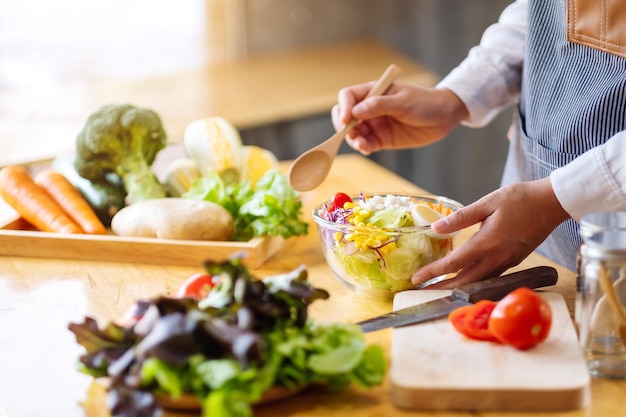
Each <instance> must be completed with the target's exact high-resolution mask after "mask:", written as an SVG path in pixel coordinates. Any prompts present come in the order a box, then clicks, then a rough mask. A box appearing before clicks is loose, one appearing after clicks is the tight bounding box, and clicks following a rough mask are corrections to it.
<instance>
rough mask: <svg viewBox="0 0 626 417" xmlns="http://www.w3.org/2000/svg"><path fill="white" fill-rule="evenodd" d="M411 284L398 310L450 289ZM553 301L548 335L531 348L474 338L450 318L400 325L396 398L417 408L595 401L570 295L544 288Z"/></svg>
mask: <svg viewBox="0 0 626 417" xmlns="http://www.w3.org/2000/svg"><path fill="white" fill-rule="evenodd" d="M449 293H450V292H449V291H444V290H437V291H435V290H431V291H426V290H421V291H405V292H402V293H399V294H397V295H396V296H395V298H394V310H395V309H400V308H404V307H409V306H412V305H415V304H418V303H422V302H425V301H429V300H431V299H434V298H438V297H444V296H446V295H449ZM541 294H542V296H543V297H544V298H545V299H546V300H547V301H548V302H549V304H550V306H551V308H552V314H553V321H552V329H551V331H550V335H549V336H548V339H547V340H546V341H544V342H543V343H541V344H540V345H538V346H535V347H534V348H532V349H530V350H527V351H519V350H516V349H514V348H512V347H508V346H504V345H500V344H496V343H490V342H480V341H474V340H470V339H468V338H466V337H464V336H462V335H461V334H460V333H458V332H457V331H456V330H454V328H453V327H452V325H451V324H450V323H449V322H448V321H447V319H442V320H436V321H433V322H429V323H422V324H419V325H414V326H408V327H402V328H396V329H394V330H393V335H392V348H391V367H390V380H391V398H392V400H393V402H394V404H396V405H397V406H399V407H401V408H407V409H415V410H485V411H486V410H491V411H564V410H573V409H579V408H582V407H584V406H585V405H586V404H588V398H589V384H590V376H589V372H588V370H587V365H586V362H585V360H584V357H583V355H582V351H581V349H580V348H579V346H578V340H577V334H576V331H575V329H574V325H573V323H572V320H571V318H570V315H569V312H568V309H567V306H566V304H565V301H564V300H563V297H562V296H561V295H560V294H557V293H554V292H541Z"/></svg>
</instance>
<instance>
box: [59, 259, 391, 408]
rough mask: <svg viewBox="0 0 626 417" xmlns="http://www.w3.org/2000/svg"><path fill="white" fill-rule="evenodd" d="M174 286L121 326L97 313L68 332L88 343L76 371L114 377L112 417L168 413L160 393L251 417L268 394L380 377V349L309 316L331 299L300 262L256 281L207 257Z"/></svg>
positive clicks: (352, 330)
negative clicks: (172, 292)
mask: <svg viewBox="0 0 626 417" xmlns="http://www.w3.org/2000/svg"><path fill="white" fill-rule="evenodd" d="M205 267H206V268H205V269H206V272H205V273H204V274H197V275H196V276H193V277H190V278H189V280H188V281H186V282H185V283H183V285H182V286H181V289H180V290H179V292H178V295H179V296H182V297H184V298H166V297H158V298H155V299H151V300H146V301H141V302H139V303H138V304H137V308H136V309H135V310H134V311H133V312H132V315H131V317H130V318H128V317H127V318H126V319H125V320H124V322H123V323H121V324H116V323H109V324H107V325H106V326H104V327H99V326H98V325H97V323H96V321H95V320H94V319H93V318H90V317H86V318H85V320H84V322H82V323H72V324H70V325H69V328H70V330H71V331H72V332H73V333H74V334H75V336H76V340H77V342H78V343H79V344H80V345H82V346H83V347H84V348H85V353H84V354H83V355H81V357H80V369H81V370H82V371H83V372H85V373H87V374H89V375H92V376H94V377H108V378H110V380H111V384H110V386H109V389H108V405H109V407H110V411H111V414H112V416H113V417H117V416H120V417H121V416H130V415H132V416H146V417H157V416H160V415H162V414H161V413H162V411H163V410H162V406H161V405H160V403H159V398H161V397H162V396H168V397H169V398H172V399H174V400H176V399H180V398H181V397H182V396H183V395H193V396H194V397H195V399H197V402H198V405H199V408H201V409H202V416H206V417H214V416H223V417H249V416H251V415H252V411H253V410H252V405H253V404H255V403H257V402H259V401H261V400H262V399H263V395H264V393H265V392H267V391H268V390H270V389H272V388H279V389H282V390H285V391H287V392H290V393H297V392H299V391H301V390H303V389H305V388H307V387H309V386H311V385H322V386H325V387H326V388H327V389H329V390H331V391H334V390H341V389H344V388H347V387H348V386H349V385H355V386H357V387H361V388H369V387H372V386H375V385H379V384H381V383H382V380H383V377H384V375H385V372H386V359H385V355H384V351H383V349H382V347H380V346H379V345H375V344H367V343H366V341H365V338H364V336H363V333H362V332H361V329H360V328H359V327H358V326H357V325H355V324H351V323H341V322H321V321H313V320H312V319H311V318H310V317H309V316H308V306H309V305H310V304H311V303H313V302H315V301H317V300H324V299H327V298H328V297H329V294H328V292H326V291H325V290H323V289H320V288H315V287H314V286H313V285H311V284H310V283H309V282H308V280H307V272H306V269H304V268H303V267H300V268H298V269H296V270H294V271H291V272H288V273H286V274H282V275H276V276H272V277H267V278H265V279H264V280H258V279H255V278H254V277H252V276H251V274H250V273H249V271H248V270H247V269H246V268H245V267H244V266H243V265H242V264H241V262H240V260H238V259H233V260H231V261H227V262H224V263H214V262H207V263H206V265H205Z"/></svg>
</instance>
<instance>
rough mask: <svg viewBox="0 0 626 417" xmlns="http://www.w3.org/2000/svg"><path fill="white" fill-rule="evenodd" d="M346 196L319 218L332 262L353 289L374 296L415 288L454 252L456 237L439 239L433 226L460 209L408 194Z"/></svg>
mask: <svg viewBox="0 0 626 417" xmlns="http://www.w3.org/2000/svg"><path fill="white" fill-rule="evenodd" d="M338 196H339V197H338ZM344 196H345V194H343V193H338V194H337V195H335V196H334V197H333V198H332V199H330V200H329V201H327V202H325V203H324V204H322V205H321V206H320V207H318V208H317V209H316V210H315V211H314V215H313V217H314V219H315V220H316V222H317V224H318V228H319V231H320V236H321V239H322V246H323V250H324V253H325V256H326V259H327V261H328V262H329V264H330V266H331V268H332V269H333V271H334V272H335V274H336V275H338V277H339V278H340V280H341V281H343V282H344V284H346V285H348V287H354V288H353V289H357V290H360V291H363V290H366V292H370V293H372V294H375V293H377V292H382V293H396V292H399V291H403V290H407V289H410V288H412V287H413V284H412V283H411V276H412V275H413V273H414V272H416V271H417V270H418V269H420V268H421V267H423V266H424V265H426V264H428V263H430V262H432V261H434V260H437V259H440V258H442V257H443V256H445V255H446V254H448V252H450V250H452V246H453V239H452V238H453V237H454V235H438V234H436V233H434V232H433V231H432V230H431V229H430V224H431V223H432V222H434V221H436V220H438V219H440V218H442V217H444V216H446V215H448V214H450V213H451V212H452V211H453V210H455V209H458V208H460V204H458V203H456V202H454V201H452V200H447V199H444V198H427V197H413V196H408V195H392V194H387V195H369V196H366V195H364V194H361V195H359V196H358V197H355V198H350V197H348V199H346V197H347V196H345V197H344ZM337 201H339V202H340V204H337Z"/></svg>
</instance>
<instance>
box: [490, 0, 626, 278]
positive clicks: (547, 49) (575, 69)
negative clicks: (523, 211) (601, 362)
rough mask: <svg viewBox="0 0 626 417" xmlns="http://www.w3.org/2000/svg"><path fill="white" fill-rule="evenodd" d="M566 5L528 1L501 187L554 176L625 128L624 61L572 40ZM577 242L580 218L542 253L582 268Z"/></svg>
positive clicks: (549, 241)
mask: <svg viewBox="0 0 626 417" xmlns="http://www.w3.org/2000/svg"><path fill="white" fill-rule="evenodd" d="M569 2H570V3H576V2H578V3H580V0H569ZM567 3H568V0H565V1H564V0H530V1H529V6H528V48H527V51H526V59H525V61H524V68H523V77H522V89H521V96H520V103H519V108H518V112H517V114H516V117H515V120H514V123H513V127H512V129H511V130H510V140H511V144H510V148H509V153H508V156H507V162H506V166H505V170H504V175H503V178H502V184H503V185H505V184H510V183H512V182H517V181H532V180H537V179H540V178H544V177H546V176H549V175H550V173H551V172H552V171H553V170H554V169H556V168H559V167H562V166H563V165H566V164H567V163H569V162H571V161H572V160H574V159H575V158H576V157H578V156H579V155H581V154H582V153H584V152H585V151H587V150H589V149H591V148H593V147H596V146H598V145H601V144H602V143H604V142H605V141H606V140H608V139H609V138H610V137H611V136H612V135H614V134H615V133H617V132H619V131H621V130H625V129H626V59H625V58H623V57H620V56H617V55H614V54H610V53H607V52H603V51H600V50H598V49H594V48H592V47H589V46H585V45H581V44H578V43H572V42H568V41H567V40H566V29H567V18H566V13H567V7H568V4H567ZM570 6H571V4H570ZM622 21H624V20H623V19H622ZM581 192H584V190H581ZM579 244H580V237H579V230H578V224H577V223H576V222H575V221H573V220H568V221H566V222H564V223H562V224H561V225H560V226H559V227H557V228H556V229H555V230H554V232H553V233H552V234H551V235H550V236H549V237H548V238H547V239H546V240H545V241H544V242H543V243H542V244H541V246H540V247H539V248H538V251H539V253H541V254H542V255H544V256H546V257H548V258H550V259H552V260H554V261H555V262H558V263H559V264H561V265H563V266H565V267H567V268H569V269H571V270H576V263H575V259H576V252H577V250H578V246H579Z"/></svg>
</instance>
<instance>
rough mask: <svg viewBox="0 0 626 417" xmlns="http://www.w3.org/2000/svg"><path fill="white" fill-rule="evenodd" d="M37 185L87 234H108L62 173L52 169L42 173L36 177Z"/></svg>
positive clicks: (94, 213)
mask: <svg viewBox="0 0 626 417" xmlns="http://www.w3.org/2000/svg"><path fill="white" fill-rule="evenodd" d="M35 183H36V184H38V185H39V186H40V187H42V188H43V189H45V190H46V191H47V192H48V194H50V196H51V197H52V199H53V200H54V201H56V203H57V204H58V205H59V206H61V208H62V209H63V211H65V213H66V214H67V215H68V216H69V218H70V219H72V220H73V221H74V222H75V223H76V224H77V225H78V226H80V228H81V229H82V230H83V232H85V233H89V234H99V235H104V234H106V228H105V227H104V224H102V222H101V221H100V219H99V218H98V216H97V215H96V212H95V211H94V210H93V208H91V206H90V205H89V203H87V200H85V198H84V197H83V196H82V194H81V193H80V191H78V190H77V189H76V187H74V185H72V183H71V182H69V180H68V179H67V178H65V177H64V176H63V175H62V174H61V173H59V172H57V171H54V170H52V169H46V170H43V171H41V172H40V173H39V174H37V176H36V177H35Z"/></svg>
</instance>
